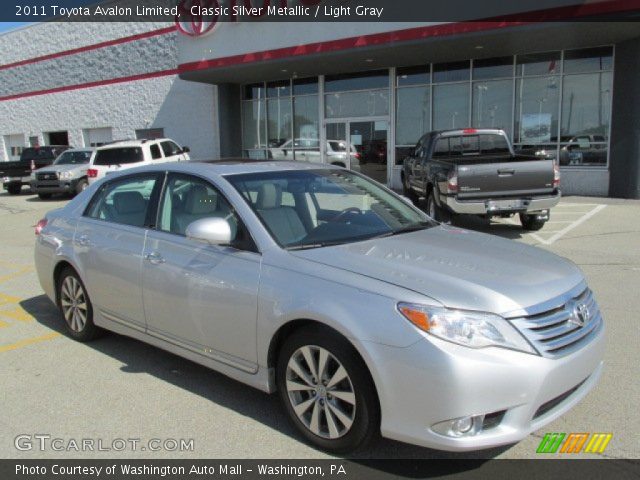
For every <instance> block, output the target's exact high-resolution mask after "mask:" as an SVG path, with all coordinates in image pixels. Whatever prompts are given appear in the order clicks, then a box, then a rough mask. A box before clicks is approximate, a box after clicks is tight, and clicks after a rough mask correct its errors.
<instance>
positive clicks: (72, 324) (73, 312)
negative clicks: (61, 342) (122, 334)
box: [57, 267, 104, 342]
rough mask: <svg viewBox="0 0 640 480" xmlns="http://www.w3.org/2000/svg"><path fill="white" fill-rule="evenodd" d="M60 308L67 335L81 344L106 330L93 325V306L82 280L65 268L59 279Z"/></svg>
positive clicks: (72, 271) (70, 269)
mask: <svg viewBox="0 0 640 480" xmlns="http://www.w3.org/2000/svg"><path fill="white" fill-rule="evenodd" d="M57 286H58V307H59V308H60V312H61V313H62V316H63V318H64V321H65V327H66V330H67V334H68V335H69V336H70V337H71V338H73V339H75V340H78V341H79V342H88V341H90V340H93V339H94V338H97V337H98V336H100V335H101V334H102V333H103V332H104V330H102V329H101V328H100V327H96V326H95V324H94V323H93V306H92V305H91V300H90V299H89V294H88V293H87V289H86V288H85V286H84V284H83V283H82V280H80V277H79V276H78V274H77V273H76V272H75V271H74V270H73V269H72V268H69V267H67V268H65V269H64V270H63V271H62V273H61V274H60V277H59V278H58V284H57Z"/></svg>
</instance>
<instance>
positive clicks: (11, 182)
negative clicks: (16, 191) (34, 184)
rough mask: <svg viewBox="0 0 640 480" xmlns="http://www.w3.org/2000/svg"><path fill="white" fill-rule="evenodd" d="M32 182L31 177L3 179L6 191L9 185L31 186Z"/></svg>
mask: <svg viewBox="0 0 640 480" xmlns="http://www.w3.org/2000/svg"><path fill="white" fill-rule="evenodd" d="M30 181H31V177H30V176H29V177H3V179H2V186H3V188H4V189H5V190H6V189H7V188H9V185H16V184H20V185H29V182H30Z"/></svg>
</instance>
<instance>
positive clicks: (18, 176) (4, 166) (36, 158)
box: [0, 145, 70, 195]
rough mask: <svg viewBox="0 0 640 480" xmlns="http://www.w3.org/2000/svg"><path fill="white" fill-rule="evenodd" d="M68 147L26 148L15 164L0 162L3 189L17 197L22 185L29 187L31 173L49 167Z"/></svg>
mask: <svg viewBox="0 0 640 480" xmlns="http://www.w3.org/2000/svg"><path fill="white" fill-rule="evenodd" d="M69 148H70V147H69V146H68V145H46V146H43V147H27V148H25V149H24V150H23V151H22V153H21V154H20V160H18V161H16V162H0V177H1V178H2V183H3V187H4V189H5V190H7V191H8V192H9V194H11V195H17V194H19V193H20V191H21V190H22V186H23V185H29V181H30V180H31V171H32V170H35V169H38V168H40V167H46V166H48V165H51V164H52V163H53V161H54V160H55V159H56V158H57V157H58V155H60V154H61V153H62V152H64V151H65V150H67V149H69Z"/></svg>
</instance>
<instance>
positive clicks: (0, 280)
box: [0, 266, 33, 283]
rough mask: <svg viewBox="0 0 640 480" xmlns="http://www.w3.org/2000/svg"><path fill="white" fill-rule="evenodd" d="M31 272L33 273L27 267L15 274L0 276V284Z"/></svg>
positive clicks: (30, 268) (29, 267) (31, 269)
mask: <svg viewBox="0 0 640 480" xmlns="http://www.w3.org/2000/svg"><path fill="white" fill-rule="evenodd" d="M32 271H33V267H31V266H27V267H22V268H21V269H20V270H18V271H17V272H12V273H7V274H6V275H0V283H4V282H8V281H9V280H13V279H14V278H16V277H19V276H20V275H24V274H25V273H30V272H32Z"/></svg>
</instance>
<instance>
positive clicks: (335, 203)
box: [226, 169, 436, 250]
mask: <svg viewBox="0 0 640 480" xmlns="http://www.w3.org/2000/svg"><path fill="white" fill-rule="evenodd" d="M226 179H227V180H228V181H229V182H230V183H231V184H232V185H233V186H234V187H235V188H236V189H237V190H238V192H240V194H241V195H242V196H244V198H245V200H246V201H247V203H248V204H249V205H250V206H251V208H252V209H253V211H254V212H255V213H256V215H257V216H258V217H259V218H260V220H261V221H262V223H263V224H264V226H265V227H266V228H267V229H268V230H269V232H270V233H271V235H272V236H273V237H274V239H275V240H276V241H277V242H278V243H279V244H280V245H281V246H283V247H284V248H287V249H290V250H294V249H303V248H318V247H324V246H329V245H338V244H344V243H352V242H357V241H362V240H367V239H370V238H375V237H383V236H385V237H386V236H390V235H397V234H402V233H407V232H410V231H415V230H423V229H425V228H429V227H431V226H434V225H436V224H435V223H434V222H433V221H432V220H430V219H429V217H427V216H426V215H425V214H424V213H422V212H421V211H419V210H418V209H416V208H414V207H412V206H411V205H409V204H408V203H407V202H405V201H404V200H403V199H402V198H401V197H399V196H398V195H396V194H394V193H392V192H389V191H388V190H386V189H384V188H382V187H381V186H379V185H377V184H376V183H374V182H372V181H371V180H369V179H367V178H366V177H364V176H362V175H359V174H355V173H353V172H350V171H348V170H337V169H336V170H329V169H318V170H294V171H281V172H260V173H250V174H239V175H229V176H227V177H226Z"/></svg>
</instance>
